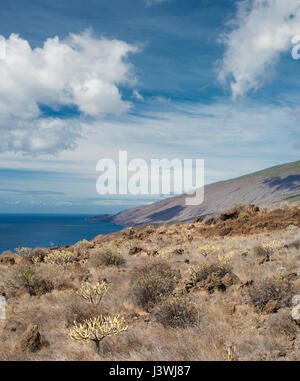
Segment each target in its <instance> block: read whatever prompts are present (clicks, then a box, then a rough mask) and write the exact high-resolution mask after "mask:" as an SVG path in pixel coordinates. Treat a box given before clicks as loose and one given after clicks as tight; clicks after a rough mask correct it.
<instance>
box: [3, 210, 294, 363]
mask: <svg viewBox="0 0 300 381" xmlns="http://www.w3.org/2000/svg"><path fill="white" fill-rule="evenodd" d="M227 217H228V216H223V218H225V219H226V218H227ZM255 218H256V217H255V216H254V217H252V216H251V215H250V217H248V216H243V221H244V220H249V221H250V220H251V221H253V220H254V222H255V221H256V220H255ZM265 218H267V213H266V215H265V216H264V221H265ZM293 219H294V220H293V221H291V222H290V223H288V221H286V224H287V226H288V225H289V224H292V223H293V225H295V218H294V217H293ZM237 221H238V218H237ZM223 222H224V223H226V220H225V221H222V223H223ZM204 227H205V228H204ZM203 229H214V228H213V227H212V225H205V223H202V222H201V221H198V222H194V223H192V224H174V225H161V226H159V227H158V228H155V227H153V226H151V227H148V228H147V229H146V231H144V230H143V228H133V229H127V230H126V231H125V232H124V233H123V232H122V233H121V234H120V235H118V236H117V237H115V238H112V239H111V240H108V241H107V242H105V249H104V247H103V245H102V244H101V243H98V244H93V243H90V242H87V241H83V242H81V243H78V244H76V245H74V246H73V247H71V248H68V250H69V251H70V252H72V253H73V254H74V263H72V264H71V265H70V266H66V267H64V266H60V265H59V264H51V263H46V262H45V257H46V256H47V255H48V254H49V250H44V249H35V250H32V251H30V253H29V254H27V255H23V256H22V258H21V257H19V256H17V255H16V254H12V253H6V254H3V256H2V260H1V261H0V292H1V294H2V295H4V296H5V297H6V300H7V319H6V320H5V321H0V359H1V360H72V361H76V360H115V361H121V360H177V361H183V360H195V361H197V360H227V359H228V351H230V350H232V351H233V350H234V357H235V359H237V360H253V361H261V360H271V361H275V360H300V355H299V350H298V349H297V348H299V346H297V345H298V344H297V343H299V340H300V339H299V338H300V327H299V324H297V323H296V322H295V321H293V320H292V319H291V306H290V302H291V297H292V296H294V295H299V294H300V279H299V275H300V272H299V264H300V253H299V247H300V245H299V242H300V231H299V228H296V229H295V228H293V229H281V230H277V231H273V232H267V231H260V232H257V234H252V235H250V236H249V235H245V234H241V235H239V236H235V237H234V238H233V237H227V236H225V237H221V236H213V235H210V236H206V235H205V234H204V235H203V234H202V230H203ZM190 236H192V238H193V239H192V240H191V239H190ZM266 242H267V243H269V244H270V246H273V247H272V250H269V251H268V253H267V254H268V255H269V260H268V261H261V260H260V259H261V258H263V257H265V256H266V251H265V250H266ZM276 243H277V244H276ZM279 243H280V245H279ZM133 247H138V248H141V250H138V251H135V253H134V254H133V255H129V251H130V249H131V248H133ZM199 247H200V248H202V249H203V248H205V249H207V250H208V254H207V250H205V251H203V250H204V249H203V250H200V251H199ZM209 248H214V250H213V249H212V250H209ZM215 248H218V249H217V250H215ZM262 249H264V252H262V251H261V250H262ZM56 250H63V249H59V248H58V249H56ZM64 250H65V249H64ZM51 251H52V250H51ZM51 251H50V252H51ZM149 252H157V253H158V254H157V255H158V256H156V257H154V258H152V257H151V256H149V255H147V253H149ZM107 253H109V255H107ZM203 253H204V254H205V255H203ZM35 258H37V259H35ZM12 259H13V260H12ZM24 266H25V267H24ZM26 266H27V267H26ZM24 268H27V269H28V268H34V271H33V274H32V275H33V276H34V278H33V279H30V277H29V278H28V277H27V276H25V278H24V275H26V272H25V273H24V271H23V275H22V276H21V278H19V277H18V276H17V274H18V273H20V270H21V269H23V270H24ZM191 268H194V270H195V271H194V273H193V274H192V275H193V276H192V278H191V272H190V269H191ZM27 275H28V274H27ZM235 276H236V279H238V280H236V281H234V280H235V278H234V277H235ZM224 277H225V279H226V282H225V280H224ZM232 279H233V281H232V282H230V280H232ZM12 280H13V282H12ZM28 282H29V283H28ZM85 282H88V283H90V284H97V282H99V283H101V282H105V283H106V284H107V286H108V291H107V293H106V294H105V296H104V297H103V299H102V300H101V304H99V305H93V304H92V303H88V302H87V301H85V300H83V299H82V298H81V297H80V295H78V294H77V292H78V290H79V289H80V287H81V286H82V284H84V283H85ZM225 283H226V287H225V288H224V287H223V286H222V287H221V285H224V284H225ZM219 286H220V287H219ZM30 290H31V291H30ZM270 301H275V302H276V303H278V304H277V305H276V309H274V313H269V312H268V313H267V312H266V311H264V309H265V307H266V306H267V304H268V302H270ZM275 311H277V312H275ZM118 314H119V315H120V316H122V317H124V318H125V319H126V321H127V322H128V326H129V327H128V331H126V332H123V333H122V334H120V335H118V336H116V337H109V338H107V339H105V340H104V341H103V344H102V346H101V347H100V356H99V355H98V354H97V353H95V348H94V345H93V343H90V344H84V343H81V342H74V341H72V340H70V338H69V330H70V327H72V326H73V324H74V321H77V322H78V323H82V322H84V321H85V320H88V319H93V318H94V317H96V316H100V315H102V316H114V315H118ZM30 324H36V325H38V327H39V332H40V335H41V339H42V343H43V344H42V346H41V348H40V349H39V351H37V352H35V353H31V352H30V351H29V352H26V351H24V352H20V351H18V349H17V347H16V344H17V343H18V342H19V341H20V338H21V336H22V335H23V333H24V332H25V330H26V329H27V327H28V326H29V325H30Z"/></svg>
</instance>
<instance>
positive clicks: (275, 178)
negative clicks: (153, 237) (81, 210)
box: [96, 160, 300, 226]
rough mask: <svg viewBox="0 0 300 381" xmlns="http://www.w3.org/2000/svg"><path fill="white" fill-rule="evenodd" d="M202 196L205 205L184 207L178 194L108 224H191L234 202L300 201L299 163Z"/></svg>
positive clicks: (213, 186) (241, 179)
mask: <svg viewBox="0 0 300 381" xmlns="http://www.w3.org/2000/svg"><path fill="white" fill-rule="evenodd" d="M204 193H205V195H204V202H203V203H202V204H201V205H197V206H185V198H186V196H185V195H180V196H176V197H172V198H168V199H165V200H162V201H159V202H155V203H153V204H150V205H146V206H140V207H138V208H133V209H128V210H125V211H123V212H121V213H118V214H116V215H115V216H112V217H110V218H109V221H110V222H112V223H115V224H118V225H124V226H129V225H137V224H144V223H154V222H159V223H166V222H175V221H191V220H193V219H194V218H195V217H197V216H205V215H208V214H214V213H219V212H221V211H223V210H226V209H230V208H231V207H232V206H233V205H234V204H236V203H245V204H255V205H270V206H276V205H278V204H279V203H280V202H281V201H285V200H286V201H288V202H291V203H292V202H299V201H300V160H299V161H296V162H293V163H288V164H283V165H279V166H276V167H271V168H268V169H265V170H263V171H259V172H255V173H252V174H249V175H246V176H242V177H238V178H236V179H232V180H227V181H220V182H217V183H213V184H209V185H206V186H205V189H204ZM96 218H97V217H96ZM99 218H101V216H99Z"/></svg>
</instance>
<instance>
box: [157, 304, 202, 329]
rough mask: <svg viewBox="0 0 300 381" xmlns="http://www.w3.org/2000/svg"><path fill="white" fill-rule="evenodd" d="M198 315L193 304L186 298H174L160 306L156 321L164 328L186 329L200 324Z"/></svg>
mask: <svg viewBox="0 0 300 381" xmlns="http://www.w3.org/2000/svg"><path fill="white" fill-rule="evenodd" d="M198 315H199V313H198V311H197V308H196V306H195V304H194V303H193V302H191V301H190V300H188V299H187V298H185V297H173V298H169V299H167V300H166V301H164V302H163V303H162V304H161V305H160V306H159V308H158V311H157V312H156V320H157V321H158V322H159V323H160V324H162V325H163V326H164V327H172V328H178V327H181V328H186V327H189V326H193V325H195V324H196V323H197V322H198V320H199V316H198Z"/></svg>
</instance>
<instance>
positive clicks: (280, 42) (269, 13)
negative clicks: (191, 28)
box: [219, 0, 300, 98]
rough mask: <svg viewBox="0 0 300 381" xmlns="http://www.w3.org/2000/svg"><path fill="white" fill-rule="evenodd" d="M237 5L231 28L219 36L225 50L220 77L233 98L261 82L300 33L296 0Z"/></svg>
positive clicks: (245, 0)
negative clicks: (228, 85) (227, 85)
mask: <svg viewBox="0 0 300 381" xmlns="http://www.w3.org/2000/svg"><path fill="white" fill-rule="evenodd" d="M237 6H238V9H237V12H236V15H235V18H234V19H233V20H231V22H230V23H229V26H230V31H229V32H228V33H225V34H223V35H222V36H221V38H220V41H221V42H222V43H223V44H224V45H225V48H226V50H225V54H224V57H223V59H222V61H221V67H220V71H219V79H220V80H221V81H222V82H223V83H225V82H227V81H229V84H230V88H231V92H232V95H233V97H234V98H236V97H238V96H244V95H246V94H247V93H248V92H250V91H253V90H254V91H255V90H257V89H258V88H260V87H261V86H263V84H264V83H265V82H266V80H268V79H269V78H270V73H272V69H273V68H274V66H275V64H276V63H277V61H278V59H279V56H280V54H281V53H282V52H285V51H288V49H291V39H292V37H293V36H295V35H297V34H300V1H299V0H284V1H282V0H264V1H262V0H243V1H239V2H238V3H237Z"/></svg>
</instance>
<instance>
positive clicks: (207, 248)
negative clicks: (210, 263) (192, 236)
mask: <svg viewBox="0 0 300 381" xmlns="http://www.w3.org/2000/svg"><path fill="white" fill-rule="evenodd" d="M221 250H222V249H221V247H220V246H218V245H203V246H199V247H198V253H199V254H201V255H203V257H207V256H208V255H212V254H218V253H220V251H221Z"/></svg>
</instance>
